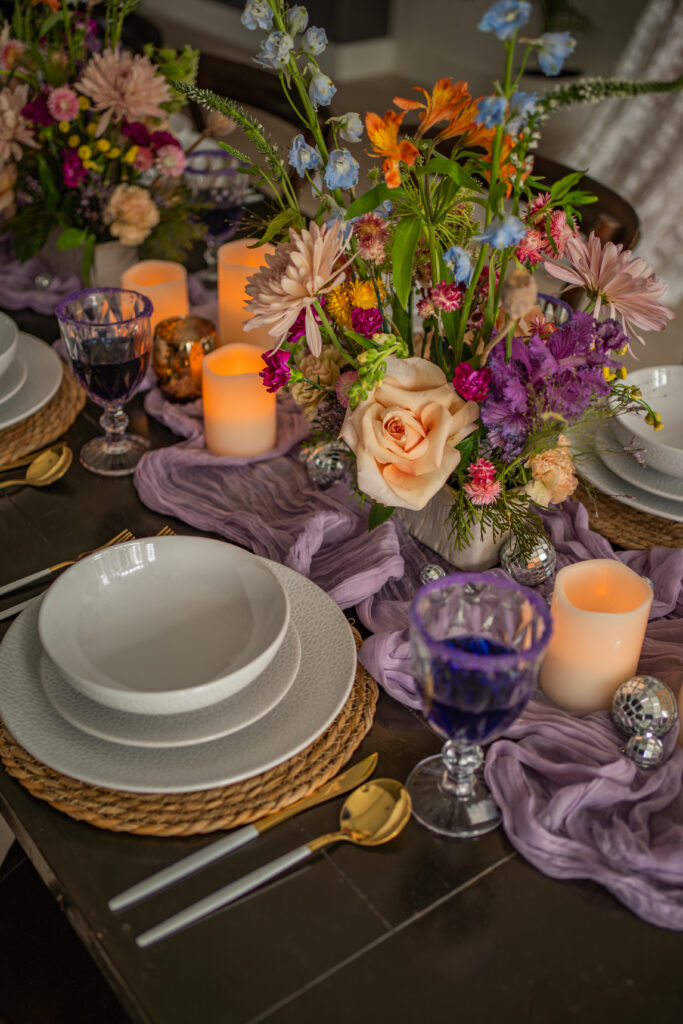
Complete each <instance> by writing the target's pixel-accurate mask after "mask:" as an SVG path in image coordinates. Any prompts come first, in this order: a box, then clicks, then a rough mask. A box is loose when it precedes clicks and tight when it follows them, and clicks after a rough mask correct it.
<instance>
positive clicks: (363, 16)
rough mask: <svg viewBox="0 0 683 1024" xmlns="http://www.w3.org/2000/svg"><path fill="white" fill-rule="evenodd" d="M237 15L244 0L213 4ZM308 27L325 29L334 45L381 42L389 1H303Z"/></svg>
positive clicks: (385, 27)
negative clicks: (307, 16)
mask: <svg viewBox="0 0 683 1024" xmlns="http://www.w3.org/2000/svg"><path fill="white" fill-rule="evenodd" d="M214 3H220V4H223V5H224V6H226V7H236V8H238V9H239V10H240V11H241V10H242V8H243V7H244V0H214ZM303 6H305V7H306V9H307V11H308V14H309V22H308V24H309V25H320V26H321V27H324V28H325V31H326V32H327V38H328V39H329V40H330V42H333V43H355V42H358V41H359V40H361V39H381V38H382V37H383V36H386V35H388V34H389V9H390V6H391V3H390V0H308V2H305V0H303Z"/></svg>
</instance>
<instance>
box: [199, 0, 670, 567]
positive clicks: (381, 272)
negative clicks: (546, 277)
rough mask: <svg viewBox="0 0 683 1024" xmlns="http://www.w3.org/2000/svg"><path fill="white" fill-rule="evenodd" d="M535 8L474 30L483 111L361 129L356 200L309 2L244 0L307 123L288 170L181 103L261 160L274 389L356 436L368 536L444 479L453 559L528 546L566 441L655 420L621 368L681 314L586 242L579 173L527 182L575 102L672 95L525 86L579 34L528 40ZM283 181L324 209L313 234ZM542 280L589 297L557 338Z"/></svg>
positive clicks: (506, 9)
mask: <svg viewBox="0 0 683 1024" xmlns="http://www.w3.org/2000/svg"><path fill="white" fill-rule="evenodd" d="M530 13H531V4H530V3H527V2H523V0H499V2H497V3H494V4H493V6H492V7H491V8H490V9H489V10H487V11H486V13H484V15H483V17H482V19H481V22H480V25H479V28H480V29H481V30H482V31H484V32H493V33H495V35H496V36H497V37H498V38H499V39H500V40H501V42H502V44H503V47H504V51H505V60H504V69H503V74H502V77H501V79H500V80H499V81H497V82H496V83H495V84H494V88H493V91H492V93H491V95H488V96H484V97H480V98H476V99H475V98H473V97H472V95H471V94H470V92H469V91H468V88H467V85H466V83H465V82H462V81H453V80H452V79H451V78H443V79H441V80H440V81H438V82H437V83H436V85H435V86H434V88H433V90H432V91H431V92H428V91H426V90H424V89H421V88H418V89H416V94H415V95H414V96H412V97H408V98H404V97H397V98H396V99H395V100H394V107H395V109H391V110H388V111H387V112H386V113H385V114H384V116H380V115H378V114H376V113H368V114H367V115H366V117H365V130H366V132H367V139H368V142H369V145H370V146H371V147H372V152H373V155H374V156H375V157H376V158H377V160H378V161H381V167H378V168H376V169H375V170H373V172H372V173H371V180H370V182H369V183H368V184H369V186H370V187H366V189H365V190H363V189H362V188H361V187H360V186H359V181H358V177H359V164H358V162H357V160H356V159H355V158H354V157H353V155H352V153H351V151H350V150H349V148H347V146H345V145H344V144H345V143H349V144H353V143H358V142H360V141H361V138H362V135H363V129H364V125H363V121H362V120H361V118H360V116H359V115H358V114H357V113H354V112H349V113H347V114H345V115H343V116H337V117H329V118H327V120H325V121H323V118H322V116H321V110H322V109H323V108H324V107H326V106H328V105H329V104H330V101H331V99H332V97H333V95H334V93H335V91H336V90H335V86H334V85H333V83H332V81H331V80H330V78H329V77H328V76H327V75H326V74H325V73H324V72H323V71H322V70H321V68H320V65H319V63H318V59H319V57H320V55H321V54H322V53H323V51H324V49H325V46H326V36H325V32H324V30H323V29H321V28H316V27H313V26H309V25H308V15H307V12H306V10H305V9H304V8H303V7H301V6H298V5H297V6H294V7H290V8H287V7H286V5H285V4H284V3H283V2H282V0H247V4H246V7H245V9H244V13H243V17H242V21H243V24H244V25H245V26H246V27H247V28H250V29H254V30H256V29H261V30H262V31H264V32H265V33H266V37H265V38H264V40H263V42H262V43H261V48H260V52H259V54H258V56H257V57H256V58H255V60H256V63H257V64H259V65H260V66H262V67H265V68H270V69H272V70H274V71H276V72H277V73H278V75H279V76H280V79H281V83H282V88H283V89H284V91H285V94H286V96H287V98H288V99H289V101H290V103H291V105H292V106H293V107H294V109H295V110H296V111H297V113H298V114H299V116H300V118H301V122H302V127H303V131H302V132H301V133H300V134H298V135H297V136H296V137H295V138H294V139H293V141H292V144H291V148H290V150H289V152H288V154H287V157H286V160H285V159H284V158H283V157H282V155H281V154H280V153H279V152H278V150H277V149H276V147H274V146H273V144H272V143H271V141H270V140H269V138H268V137H267V135H266V134H265V133H264V131H263V129H262V128H261V126H260V125H259V124H258V122H257V121H256V120H255V119H253V118H251V117H250V116H248V115H247V114H245V112H244V111H243V110H241V109H240V108H239V107H237V106H236V105H235V104H234V103H232V102H230V101H226V100H221V99H220V98H219V97H217V96H215V95H213V94H211V93H208V92H203V91H201V90H196V89H192V88H188V87H185V88H184V89H183V91H185V92H186V93H187V94H188V95H190V96H192V97H193V98H195V99H197V100H199V101H200V102H202V103H204V104H205V105H206V106H208V107H210V108H212V109H216V110H220V111H221V112H222V113H223V114H225V115H228V116H230V117H232V118H233V119H234V120H235V121H236V122H237V123H238V124H239V125H240V126H241V127H242V128H243V129H244V130H245V131H246V133H247V135H248V136H249V137H250V139H252V141H254V142H255V143H256V145H257V146H258V147H259V149H260V151H261V153H262V155H263V160H262V162H261V163H260V164H253V165H252V173H253V174H254V175H255V176H256V177H257V178H258V180H259V182H260V185H261V187H263V188H264V189H268V190H270V193H271V195H272V197H273V203H274V214H273V217H272V219H271V221H270V223H269V225H268V227H267V230H266V231H265V233H264V235H263V238H262V242H266V241H276V242H277V243H278V244H277V245H276V248H275V251H274V254H273V255H270V256H268V257H267V263H266V265H265V266H264V268H263V269H262V270H260V271H259V272H258V273H256V274H255V275H254V276H253V277H252V278H251V279H250V283H249V286H248V288H247V291H248V293H249V295H250V296H251V298H250V301H249V302H248V306H247V310H248V313H249V314H250V319H249V320H248V322H247V323H246V325H245V329H246V330H249V329H250V328H252V327H264V326H265V327H267V328H268V330H269V332H270V334H271V335H272V337H273V341H274V344H273V348H272V350H271V351H269V352H266V353H265V355H264V361H265V367H264V370H263V373H262V376H263V380H264V385H265V386H266V387H267V388H268V389H269V390H271V391H276V390H278V389H280V388H287V389H288V390H289V392H290V394H291V395H292V396H293V398H294V399H295V400H296V401H297V402H298V403H299V405H300V406H301V407H302V409H303V412H304V414H305V415H306V416H307V417H308V418H309V419H310V420H311V422H312V425H313V428H314V430H315V431H316V432H317V434H318V435H319V436H322V437H328V438H336V437H341V438H342V439H343V440H344V441H345V442H346V444H347V445H348V447H349V449H350V451H351V452H352V453H353V455H354V457H355V466H356V477H357V485H358V490H359V492H360V493H361V495H365V496H367V497H368V498H370V499H372V502H373V505H372V509H371V513H370V523H371V526H372V525H375V524H377V523H379V522H381V521H383V520H384V519H385V518H386V517H387V516H388V515H390V514H391V513H392V511H393V510H394V509H396V508H402V509H408V510H419V509H422V508H424V507H425V505H426V504H427V503H428V502H429V501H430V499H432V498H433V497H434V496H435V495H436V494H437V492H439V491H440V490H441V489H442V488H443V487H444V486H445V485H448V486H449V487H450V488H451V490H450V491H449V492H448V493H449V495H450V497H449V504H450V516H449V528H450V530H451V532H452V539H453V544H454V546H455V547H456V548H463V547H465V546H467V545H468V544H469V543H470V542H471V541H472V540H473V538H474V537H475V536H477V535H479V536H481V535H483V534H484V532H486V531H489V533H491V534H492V535H493V537H494V538H495V537H499V538H500V537H502V536H503V535H504V534H505V533H507V532H508V531H512V533H513V534H514V536H515V538H516V539H517V542H518V543H519V545H520V546H521V547H522V548H523V549H524V548H525V547H526V545H527V544H528V543H529V541H530V539H531V538H532V537H533V530H534V518H533V517H532V516H530V513H532V512H533V509H534V507H537V506H542V507H547V506H548V505H549V504H556V503H558V502H561V501H563V500H564V499H565V498H567V497H568V496H569V495H570V494H571V493H572V492H573V490H574V489H575V487H576V485H577V477H576V474H575V468H574V455H575V453H573V452H572V448H571V444H570V440H569V436H568V435H569V434H570V430H571V428H572V427H573V426H574V425H575V424H576V423H577V422H578V421H580V420H581V419H582V418H585V417H586V416H588V415H594V414H600V415H604V414H607V412H608V411H609V409H610V408H611V409H612V410H614V409H621V408H623V407H624V406H626V405H633V404H635V405H638V406H639V407H641V408H642V409H643V411H644V413H645V415H646V417H647V418H648V420H649V421H650V422H651V423H652V425H653V427H655V429H656V428H657V426H658V425H659V420H658V416H657V414H656V413H655V412H654V411H653V410H651V409H649V408H648V407H647V406H645V405H644V403H643V401H642V397H641V396H640V395H639V393H638V392H637V391H636V389H635V388H632V387H629V385H628V384H627V383H625V382H624V380H623V378H624V377H625V375H626V374H625V370H624V366H623V362H622V359H623V356H624V354H625V353H626V352H627V350H628V349H629V347H630V346H631V345H632V344H633V343H634V340H635V341H640V340H642V339H641V338H640V331H642V330H658V329H661V328H663V327H664V326H665V324H666V323H667V321H668V320H669V318H670V317H671V316H672V314H671V313H670V311H669V310H668V309H667V308H666V307H665V306H664V305H663V304H662V303H661V301H660V299H661V295H662V293H663V290H664V285H663V284H661V283H660V282H659V281H657V280H656V278H655V277H654V274H653V273H652V271H651V270H650V268H648V267H647V266H646V265H645V263H644V262H643V261H642V260H639V259H637V258H634V257H633V255H632V254H631V253H630V252H628V251H624V250H623V248H622V247H621V246H619V245H614V244H613V243H611V242H607V244H605V245H603V244H602V243H601V242H600V241H599V240H598V239H597V238H596V237H594V236H591V237H590V238H589V239H588V241H585V240H584V239H583V238H582V237H581V235H580V234H579V207H581V206H582V205H585V204H586V203H587V202H590V201H591V199H592V198H593V197H591V196H590V195H589V194H588V193H586V192H585V191H582V190H581V189H580V188H579V184H580V179H581V177H582V173H575V174H574V173H572V174H569V175H568V176H566V177H565V178H563V179H562V180H560V181H557V182H555V183H554V184H552V186H549V185H547V184H545V183H544V182H543V181H541V180H540V179H539V178H538V177H536V176H535V175H534V166H533V150H534V148H535V146H536V143H537V140H538V137H539V127H540V124H541V122H542V121H543V119H544V118H545V117H547V115H548V114H549V113H550V112H552V111H554V110H556V109H557V108H558V107H560V106H562V105H565V104H567V103H569V102H575V101H579V102H587V101H592V100H598V99H601V98H604V97H605V96H612V95H629V94H637V93H638V92H644V91H652V90H665V89H669V88H674V87H677V86H678V85H680V82H678V83H671V84H669V83H630V82H614V81H609V82H603V81H601V80H592V81H589V82H579V83H577V84H575V85H572V86H571V87H569V88H567V87H563V88H556V89H554V90H552V91H550V92H549V93H548V94H547V95H545V96H543V97H539V96H538V95H536V94H535V93H525V92H522V91H521V90H520V81H521V76H522V74H523V72H524V69H525V67H526V65H527V62H528V60H529V59H530V58H531V56H532V55H535V56H536V57H537V59H538V62H539V64H540V67H541V69H542V70H543V71H544V72H545V73H546V74H547V75H557V74H558V73H559V72H560V70H561V68H562V63H563V60H564V58H565V57H566V56H567V55H568V54H569V53H570V52H571V51H572V49H573V47H574V41H573V40H572V38H571V36H570V35H569V33H567V32H561V33H545V34H543V35H541V36H540V37H539V38H525V37H523V35H522V32H523V29H524V26H525V24H526V22H527V21H528V19H529V16H530ZM408 118H410V119H411V126H410V127H409V128H406V126H405V125H404V121H407V120H408ZM226 148H228V149H229V150H230V151H231V152H232V153H233V154H234V155H235V156H237V157H239V158H240V159H243V160H246V159H247V158H246V157H245V156H244V154H242V153H240V152H239V151H238V150H237V149H235V148H233V147H232V146H229V145H227V144H226ZM292 168H293V169H294V172H295V173H296V174H297V175H298V176H299V177H300V178H301V179H304V180H305V183H307V185H308V186H309V187H310V189H311V195H312V198H313V200H314V201H315V204H316V206H317V211H316V212H315V213H314V215H313V216H312V218H311V219H310V222H309V221H307V219H306V217H305V216H304V214H303V213H302V210H301V206H300V203H299V201H298V198H297V195H296V193H295V190H294V188H293V187H292V183H291V180H290V177H289V172H290V171H291V169H292ZM539 267H543V268H545V270H546V271H547V273H548V274H550V275H551V276H552V277H555V278H558V279H560V280H562V281H564V282H567V283H569V284H571V285H578V284H580V285H582V286H583V287H584V289H585V293H586V295H587V298H588V305H587V308H586V309H585V310H583V311H579V312H576V313H574V312H573V310H571V309H570V313H572V315H571V316H570V318H569V319H568V320H567V322H566V323H563V324H558V323H556V322H555V318H553V317H550V316H546V313H545V312H544V309H545V307H542V306H541V305H540V304H539V300H538V296H537V287H536V283H535V280H534V277H533V273H534V271H535V270H537V269H538V268H539ZM605 314H607V316H606V317H605ZM608 399H609V400H610V405H609V406H607V400H608Z"/></svg>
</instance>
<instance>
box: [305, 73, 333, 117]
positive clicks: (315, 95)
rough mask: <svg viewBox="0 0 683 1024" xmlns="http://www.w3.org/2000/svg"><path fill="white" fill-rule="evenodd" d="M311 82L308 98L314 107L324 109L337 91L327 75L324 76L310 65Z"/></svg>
mask: <svg viewBox="0 0 683 1024" xmlns="http://www.w3.org/2000/svg"><path fill="white" fill-rule="evenodd" d="M308 67H309V71H311V81H310V83H309V86H308V97H309V99H310V101H311V103H312V104H313V106H314V107H326V106H327V105H328V104H329V102H330V100H331V99H332V97H333V96H334V94H335V93H336V91H337V87H336V85H334V84H333V82H332V79H331V78H330V77H329V76H328V75H324V74H323V73H322V71H319V70H318V69H317V68H316V67H314V66H313V65H312V64H309V66H308Z"/></svg>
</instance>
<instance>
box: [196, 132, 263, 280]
mask: <svg viewBox="0 0 683 1024" xmlns="http://www.w3.org/2000/svg"><path fill="white" fill-rule="evenodd" d="M240 166H241V165H240V163H239V161H238V160H236V159H235V157H233V156H230V154H229V153H226V151H225V150H224V149H218V148H216V149H206V148H204V149H197V150H195V151H194V152H192V153H189V154H188V157H187V164H186V166H185V181H186V182H187V185H188V188H189V190H190V192H191V193H192V195H193V197H194V198H195V199H197V200H198V201H199V203H200V206H201V209H200V217H201V219H202V220H203V221H204V223H205V225H206V229H207V230H206V239H205V245H206V248H205V251H204V262H205V263H206V268H205V269H204V270H201V271H199V275H198V276H199V277H200V278H201V279H202V281H204V282H205V283H206V284H209V285H215V284H216V281H217V278H218V249H219V248H220V246H221V245H224V243H225V242H229V241H230V239H231V238H232V237H233V236H234V235H235V234H236V233H237V229H238V227H239V225H240V221H241V220H242V216H243V213H244V206H245V204H247V203H248V202H249V201H250V200H251V199H252V198H253V192H252V189H251V179H250V178H249V177H248V175H246V174H244V173H242V172H240Z"/></svg>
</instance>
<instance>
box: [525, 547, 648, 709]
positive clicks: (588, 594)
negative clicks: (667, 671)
mask: <svg viewBox="0 0 683 1024" xmlns="http://www.w3.org/2000/svg"><path fill="white" fill-rule="evenodd" d="M652 596H653V595H652V587H651V586H650V585H649V583H648V582H647V581H646V580H644V579H643V577H642V576H638V575H637V573H635V572H633V570H632V569H629V568H628V566H626V565H624V564H623V563H622V562H618V561H616V560H615V559H611V558H595V559H591V560H589V561H586V562H577V563H576V564H575V565H566V566H565V567H564V569H560V571H559V572H558V574H557V577H556V579H555V590H554V592H553V600H552V604H551V607H550V611H551V614H552V619H553V635H552V637H551V639H550V643H549V645H548V649H547V651H546V654H545V659H544V661H543V665H542V666H541V675H540V685H541V689H542V690H543V691H544V693H546V694H547V695H548V697H550V698H551V699H552V700H554V701H555V703H556V704H559V705H560V707H563V708H566V709H567V710H568V711H576V712H578V713H579V714H587V713H588V712H589V711H598V710H599V709H601V708H609V706H610V702H611V700H612V695H613V694H614V691H615V690H616V688H617V686H619V684H620V683H623V682H624V680H626V679H629V678H630V677H631V676H633V675H635V673H636V669H637V667H638V659H639V658H640V649H641V647H642V646H643V638H644V637H645V628H646V626H647V619H648V615H649V612H650V605H651V604H652Z"/></svg>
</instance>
